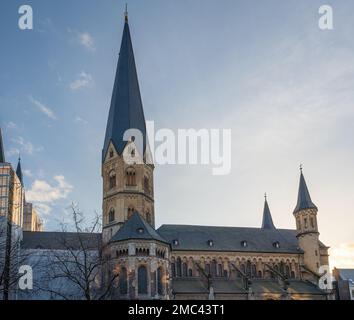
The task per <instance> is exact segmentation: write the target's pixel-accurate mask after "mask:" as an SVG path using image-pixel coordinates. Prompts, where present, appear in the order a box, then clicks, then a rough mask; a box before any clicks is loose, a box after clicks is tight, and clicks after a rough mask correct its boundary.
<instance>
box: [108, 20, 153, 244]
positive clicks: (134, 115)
mask: <svg viewBox="0 0 354 320" xmlns="http://www.w3.org/2000/svg"><path fill="white" fill-rule="evenodd" d="M149 155H150V151H149V147H148V141H147V133H146V124H145V117H144V111H143V105H142V100H141V96H140V89H139V82H138V76H137V71H136V66H135V59H134V52H133V46H132V41H131V37H130V30H129V24H128V15H127V13H126V14H125V23H124V30H123V38H122V43H121V47H120V53H119V59H118V66H117V71H116V75H115V82H114V87H113V93H112V99H111V106H110V110H109V116H108V121H107V127H106V135H105V140H104V146H103V150H102V178H103V208H102V209H103V241H104V242H107V241H109V240H110V238H112V236H113V235H114V234H115V233H116V232H117V231H118V230H119V229H120V228H121V226H122V225H123V224H124V222H125V221H127V220H128V219H129V218H130V217H131V216H132V215H133V213H134V212H138V213H139V214H140V215H141V217H142V218H143V219H144V220H145V221H146V222H147V223H148V224H150V225H151V226H152V227H154V224H155V214H154V190H153V171H154V165H153V163H152V161H148V160H149V159H150V157H149Z"/></svg>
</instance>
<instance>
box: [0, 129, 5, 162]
mask: <svg viewBox="0 0 354 320" xmlns="http://www.w3.org/2000/svg"><path fill="white" fill-rule="evenodd" d="M3 162H5V152H4V144H3V142H2V133H1V128H0V163H3Z"/></svg>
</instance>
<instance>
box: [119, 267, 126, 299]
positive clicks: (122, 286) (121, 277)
mask: <svg viewBox="0 0 354 320" xmlns="http://www.w3.org/2000/svg"><path fill="white" fill-rule="evenodd" d="M127 278H128V277H127V269H126V268H122V269H121V270H120V275H119V293H120V294H127V293H128V284H127Z"/></svg>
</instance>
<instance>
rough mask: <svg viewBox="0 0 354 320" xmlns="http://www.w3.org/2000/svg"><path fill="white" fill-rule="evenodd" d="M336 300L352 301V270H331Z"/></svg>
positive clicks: (353, 279) (353, 296) (353, 287)
mask: <svg viewBox="0 0 354 320" xmlns="http://www.w3.org/2000/svg"><path fill="white" fill-rule="evenodd" d="M333 277H334V288H335V291H336V299H338V300H354V269H339V268H334V269H333Z"/></svg>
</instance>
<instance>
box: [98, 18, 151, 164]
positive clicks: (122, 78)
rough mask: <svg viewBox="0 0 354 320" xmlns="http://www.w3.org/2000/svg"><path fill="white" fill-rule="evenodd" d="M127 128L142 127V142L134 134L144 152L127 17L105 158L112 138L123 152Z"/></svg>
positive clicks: (142, 113)
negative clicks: (124, 135)
mask: <svg viewBox="0 0 354 320" xmlns="http://www.w3.org/2000/svg"><path fill="white" fill-rule="evenodd" d="M128 129H139V130H140V132H141V134H142V135H143V141H142V143H141V144H139V142H140V141H139V139H138V138H139V137H138V136H135V138H136V140H135V143H136V144H137V149H138V152H139V154H140V155H143V154H144V152H145V147H146V125H145V117H144V111H143V104H142V101H141V96H140V89H139V82H138V76H137V72H136V66H135V59H134V52H133V46H132V41H131V37H130V31H129V25H128V21H127V20H126V21H125V24H124V30H123V38H122V43H121V47H120V53H119V59H118V66H117V71H116V76H115V82H114V87H113V93H112V100H111V106H110V110H109V116H108V121H107V127H106V135H105V141H104V146H103V151H102V161H104V158H105V156H106V154H107V150H108V147H109V143H110V141H112V143H113V145H114V147H115V148H116V150H117V152H118V153H119V154H121V153H122V152H123V150H124V147H125V145H126V143H127V142H126V141H123V134H124V132H125V131H126V130H128ZM141 147H143V150H141Z"/></svg>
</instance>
